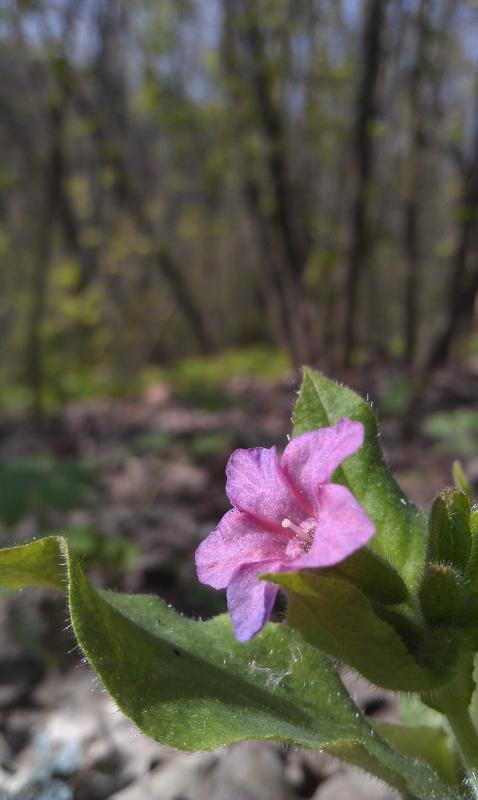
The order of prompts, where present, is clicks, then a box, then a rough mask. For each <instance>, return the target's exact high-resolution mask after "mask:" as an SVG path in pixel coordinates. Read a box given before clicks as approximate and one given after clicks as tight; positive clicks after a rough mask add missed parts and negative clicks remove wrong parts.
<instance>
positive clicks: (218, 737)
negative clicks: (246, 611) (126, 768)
mask: <svg viewBox="0 0 478 800" xmlns="http://www.w3.org/2000/svg"><path fill="white" fill-rule="evenodd" d="M64 563H66V576H65V577H66V578H67V580H66V581H65V584H64V588H65V590H66V591H67V594H68V602H69V608H70V614H71V620H72V623H73V629H74V632H75V634H76V637H77V639H78V642H79V644H80V645H81V647H82V648H83V650H84V652H85V654H86V656H87V658H88V660H89V661H90V663H91V664H92V666H93V668H94V669H95V670H96V672H97V674H98V675H99V677H100V678H101V679H102V681H103V683H104V685H105V687H106V689H107V690H108V691H109V692H110V694H111V695H112V697H113V698H114V700H115V701H116V703H117V704H118V706H119V707H120V708H121V709H122V710H123V711H124V712H125V713H126V714H127V715H128V716H129V717H131V719H133V720H134V721H135V723H136V724H137V725H138V727H139V728H140V729H141V730H142V731H144V732H145V733H147V734H148V735H149V736H152V737H154V738H155V739H158V740H159V741H161V742H163V743H164V744H166V745H169V746H171V747H178V748H181V749H185V750H212V749H214V748H217V747H219V746H221V745H224V744H228V743H230V742H235V741H239V740H242V739H272V740H279V741H283V742H290V743H293V744H296V745H299V746H304V747H312V748H320V749H326V750H329V751H330V752H332V753H334V754H335V755H338V756H340V757H341V758H343V759H345V760H348V761H350V762H351V763H355V764H358V765H359V766H361V767H362V768H364V769H367V770H368V771H370V772H372V773H373V774H375V775H377V776H378V777H381V778H382V779H384V780H386V781H387V782H388V783H389V784H390V785H392V786H395V787H396V788H398V789H399V790H400V791H402V792H404V793H405V794H406V795H407V796H408V797H416V798H418V799H419V800H429V798H430V797H432V796H433V797H434V798H435V800H452V798H454V797H455V795H454V794H453V793H452V792H451V790H449V789H448V788H447V787H446V786H445V784H443V783H442V781H441V780H440V779H439V778H438V776H436V775H435V774H434V773H433V772H432V771H431V770H430V769H428V768H427V767H426V766H425V765H424V764H419V763H413V762H412V761H410V760H409V759H408V758H406V757H405V756H403V755H402V754H400V753H398V752H397V751H395V750H394V749H393V748H392V747H391V746H390V745H389V744H388V743H387V742H386V741H385V740H384V739H383V738H382V737H381V736H380V735H379V734H378V733H377V732H375V731H374V730H373V729H372V728H371V727H370V725H369V724H368V723H367V721H366V720H365V719H364V718H363V716H362V715H361V714H360V713H359V711H358V710H357V708H356V707H355V706H354V704H353V703H352V701H351V700H350V698H349V696H348V694H347V693H346V691H345V689H344V687H343V686H342V683H341V681H340V679H339V677H338V675H337V673H336V672H335V670H333V668H332V667H331V666H330V664H329V663H328V662H327V660H325V659H324V657H323V656H322V655H321V654H320V652H319V651H318V650H317V649H315V648H314V647H312V646H311V645H309V644H307V643H306V642H304V641H303V640H302V638H301V637H300V636H299V635H298V634H297V633H294V632H293V631H291V630H290V629H288V628H287V627H286V626H285V625H278V624H275V625H274V624H269V625H268V626H267V627H266V628H265V629H264V631H263V632H262V633H261V634H260V635H259V636H258V637H256V638H255V639H254V640H253V641H252V642H250V643H248V644H247V645H244V644H240V643H239V642H237V641H236V640H235V638H234V635H233V631H232V627H231V624H230V621H229V619H228V618H227V617H225V616H219V617H216V618H215V619H213V620H211V621H209V622H194V621H192V620H188V619H185V618H184V617H182V616H181V615H179V614H177V613H175V612H174V611H172V610H171V609H169V608H168V607H167V606H166V605H165V604H164V603H163V602H161V601H160V600H158V599H156V598H154V597H150V596H141V595H135V596H128V595H121V594H115V593H113V592H106V591H99V590H96V589H94V588H93V587H92V586H91V584H90V583H89V581H88V580H87V578H86V576H85V575H84V573H83V571H82V569H81V567H80V565H79V563H78V561H77V559H76V557H75V556H74V554H73V553H72V552H71V551H70V550H69V548H68V544H67V542H66V541H65V540H64V539H57V538H53V537H52V538H47V539H44V540H41V541H39V542H34V543H32V544H30V545H25V546H24V547H16V548H12V549H9V550H3V551H0V583H3V582H5V583H6V584H7V585H8V586H12V585H16V586H21V585H25V586H27V585H30V584H31V583H33V584H34V585H35V586H38V585H41V582H42V578H41V576H42V575H43V574H44V575H45V580H44V585H45V586H46V587H52V586H54V587H55V588H59V587H60V586H61V585H62V584H63V581H62V580H61V576H60V571H61V569H62V565H63V564H64Z"/></svg>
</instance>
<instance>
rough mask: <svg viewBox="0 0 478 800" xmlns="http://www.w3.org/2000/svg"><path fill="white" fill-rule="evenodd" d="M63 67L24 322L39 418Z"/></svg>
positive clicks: (59, 177) (59, 166)
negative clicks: (28, 307)
mask: <svg viewBox="0 0 478 800" xmlns="http://www.w3.org/2000/svg"><path fill="white" fill-rule="evenodd" d="M64 66H65V65H64V63H63V62H62V61H61V60H59V61H58V62H53V71H54V73H55V78H56V79H58V80H57V81H56V85H55V87H54V89H53V90H52V92H51V95H50V101H49V102H50V105H49V128H48V142H49V151H48V156H47V159H46V162H45V164H44V167H43V171H42V172H43V174H42V179H41V194H40V204H41V207H40V213H39V215H38V228H37V231H38V233H37V241H36V247H35V253H34V261H33V276H32V288H31V305H30V312H29V315H28V321H27V344H26V374H27V383H28V386H29V388H30V391H31V396H32V411H33V415H34V416H35V417H36V418H37V419H39V420H41V418H42V416H43V411H44V408H43V390H44V385H45V354H44V342H43V337H44V324H45V317H46V311H47V298H48V282H49V272H50V263H51V255H52V247H53V237H54V229H55V221H56V216H57V212H58V200H59V196H60V194H61V191H62V189H61V187H62V183H63V173H64V156H63V128H64V121H65V114H66V103H65V98H66V94H65V91H64V90H65V85H64V79H63V76H64Z"/></svg>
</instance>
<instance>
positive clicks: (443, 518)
mask: <svg viewBox="0 0 478 800" xmlns="http://www.w3.org/2000/svg"><path fill="white" fill-rule="evenodd" d="M469 522H470V500H469V498H468V497H467V496H466V495H465V494H463V492H458V491H456V490H454V489H445V491H443V492H442V493H441V494H440V495H439V497H437V498H436V500H435V502H434V503H433V506H432V511H431V514H430V522H429V540H428V560H429V561H431V562H440V563H442V564H450V565H452V566H454V567H457V568H458V569H459V570H462V571H464V570H465V568H466V565H467V562H468V558H469V555H470V549H471V536H470V527H469Z"/></svg>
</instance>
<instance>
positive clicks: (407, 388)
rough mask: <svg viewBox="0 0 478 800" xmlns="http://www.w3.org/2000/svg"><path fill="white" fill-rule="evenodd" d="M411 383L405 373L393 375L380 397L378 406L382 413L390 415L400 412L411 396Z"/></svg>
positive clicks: (403, 409)
mask: <svg viewBox="0 0 478 800" xmlns="http://www.w3.org/2000/svg"><path fill="white" fill-rule="evenodd" d="M412 393H413V383H412V381H411V380H410V378H408V377H406V376H405V375H393V376H392V377H391V378H390V381H389V383H388V385H387V387H386V390H385V392H384V393H383V395H382V396H381V398H380V401H379V408H380V412H381V413H382V414H389V415H390V416H393V415H397V414H402V413H403V412H404V411H405V410H406V408H407V406H408V404H409V402H410V400H411V397H412Z"/></svg>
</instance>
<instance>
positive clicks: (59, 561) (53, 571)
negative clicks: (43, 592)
mask: <svg viewBox="0 0 478 800" xmlns="http://www.w3.org/2000/svg"><path fill="white" fill-rule="evenodd" d="M59 542H61V540H60V539H57V538H56V537H54V536H48V537H46V538H45V539H38V541H35V542H30V543H29V544H25V545H20V546H19V547H7V548H5V549H4V550H0V585H2V586H6V587H8V588H10V589H22V588H23V587H24V586H41V587H44V588H46V589H59V590H60V591H64V590H65V558H64V555H63V553H62V548H61V546H60V544H59Z"/></svg>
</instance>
